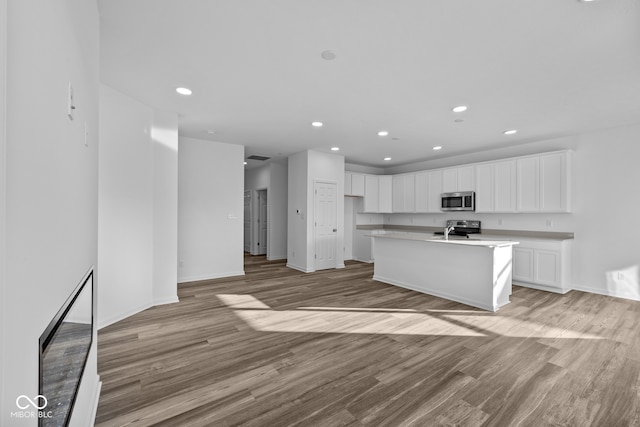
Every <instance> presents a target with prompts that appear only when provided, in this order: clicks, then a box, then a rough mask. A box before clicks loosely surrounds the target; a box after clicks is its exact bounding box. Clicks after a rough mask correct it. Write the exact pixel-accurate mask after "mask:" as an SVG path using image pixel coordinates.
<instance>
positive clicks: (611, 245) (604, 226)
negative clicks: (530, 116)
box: [385, 125, 640, 299]
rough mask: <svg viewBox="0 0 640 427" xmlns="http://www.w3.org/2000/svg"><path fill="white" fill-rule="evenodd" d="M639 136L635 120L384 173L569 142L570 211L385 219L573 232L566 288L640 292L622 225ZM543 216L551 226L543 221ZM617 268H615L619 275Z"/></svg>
mask: <svg viewBox="0 0 640 427" xmlns="http://www.w3.org/2000/svg"><path fill="white" fill-rule="evenodd" d="M639 140H640V125H636V126H628V127H620V128H615V129H609V130H604V131H599V132H590V133H586V134H582V135H576V136H573V137H567V138H559V139H553V140H548V141H540V142H537V143H531V144H526V145H523V146H517V147H511V148H508V149H503V150H498V149H496V150H491V151H488V152H483V153H479V154H476V155H465V156H457V157H450V158H447V159H441V160H438V161H432V162H422V163H419V164H414V165H407V166H404V167H395V168H390V169H387V170H386V171H385V173H388V174H391V173H402V172H410V171H417V170H423V169H425V168H429V167H430V168H437V167H444V166H452V165H459V164H464V163H470V162H474V161H484V160H491V159H498V158H506V157H511V156H518V155H524V154H532V153H540V152H545V151H553V150H558V149H566V148H568V149H573V150H574V156H573V181H572V187H573V202H572V204H573V212H572V213H566V214H475V213H453V212H452V213H442V214H387V215H385V223H388V224H389V223H390V224H403V225H428V226H434V225H437V226H442V225H444V223H445V221H446V220H447V219H480V220H481V221H482V225H483V228H486V229H506V230H534V231H565V232H574V233H575V239H574V240H573V251H572V276H573V277H572V282H573V287H574V289H582V290H586V291H589V292H595V293H602V294H606V295H613V296H620V297H625V298H632V299H640V277H638V269H639V268H640V267H639V266H640V228H637V227H632V226H628V224H629V222H630V221H634V220H635V216H636V215H637V213H638V212H640V197H636V195H637V194H638V183H640V168H638V166H637V160H638V159H639V158H640V144H639V143H638V141H639ZM620 200H624V205H623V206H612V205H611V202H612V201H614V202H615V201H620ZM499 220H501V221H502V224H499V223H498V221H499ZM548 220H550V221H551V224H552V225H551V226H547V221H548ZM617 272H622V273H623V276H622V278H618V275H617ZM613 273H616V274H613Z"/></svg>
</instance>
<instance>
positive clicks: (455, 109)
mask: <svg viewBox="0 0 640 427" xmlns="http://www.w3.org/2000/svg"><path fill="white" fill-rule="evenodd" d="M467 108H468V107H467V106H466V105H458V106H457V107H453V108H452V109H451V111H453V112H454V113H462V112H464V111H467Z"/></svg>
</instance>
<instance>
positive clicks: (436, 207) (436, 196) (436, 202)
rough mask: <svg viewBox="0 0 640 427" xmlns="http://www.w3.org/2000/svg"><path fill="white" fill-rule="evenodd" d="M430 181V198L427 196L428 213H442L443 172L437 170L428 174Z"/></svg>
mask: <svg viewBox="0 0 640 427" xmlns="http://www.w3.org/2000/svg"><path fill="white" fill-rule="evenodd" d="M427 174H428V175H429V179H428V190H429V192H428V196H427V206H428V207H427V211H428V212H442V209H441V208H442V202H441V197H440V196H441V195H442V193H443V191H442V171H441V170H437V171H433V172H427Z"/></svg>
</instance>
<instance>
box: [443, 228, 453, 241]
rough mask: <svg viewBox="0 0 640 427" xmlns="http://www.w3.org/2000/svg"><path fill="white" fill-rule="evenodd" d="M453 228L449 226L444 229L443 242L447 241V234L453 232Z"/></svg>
mask: <svg viewBox="0 0 640 427" xmlns="http://www.w3.org/2000/svg"><path fill="white" fill-rule="evenodd" d="M454 228H455V227H454V226H453V225H449V226H447V227H445V228H444V240H449V233H451V232H452V231H453V229H454Z"/></svg>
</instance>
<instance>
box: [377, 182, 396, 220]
mask: <svg viewBox="0 0 640 427" xmlns="http://www.w3.org/2000/svg"><path fill="white" fill-rule="evenodd" d="M378 178H379V180H380V181H379V186H380V193H379V199H378V200H379V202H378V203H379V209H378V212H382V213H391V212H392V211H393V180H392V176H391V175H381V176H379V177H378Z"/></svg>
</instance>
